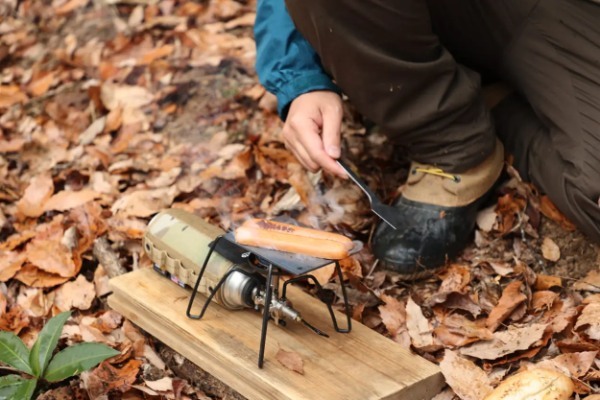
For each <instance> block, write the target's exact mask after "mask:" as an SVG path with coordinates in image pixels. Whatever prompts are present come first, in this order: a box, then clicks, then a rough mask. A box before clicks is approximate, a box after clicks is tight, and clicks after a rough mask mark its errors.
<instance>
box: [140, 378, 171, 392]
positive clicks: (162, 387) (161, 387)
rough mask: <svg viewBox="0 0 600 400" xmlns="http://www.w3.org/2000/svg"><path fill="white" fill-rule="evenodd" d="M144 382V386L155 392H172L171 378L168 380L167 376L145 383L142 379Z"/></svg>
mask: <svg viewBox="0 0 600 400" xmlns="http://www.w3.org/2000/svg"><path fill="white" fill-rule="evenodd" d="M144 382H146V385H148V387H149V388H150V389H152V390H156V391H157V392H171V391H173V378H170V377H168V376H165V377H164V378H161V379H159V380H156V381H147V380H145V379H144Z"/></svg>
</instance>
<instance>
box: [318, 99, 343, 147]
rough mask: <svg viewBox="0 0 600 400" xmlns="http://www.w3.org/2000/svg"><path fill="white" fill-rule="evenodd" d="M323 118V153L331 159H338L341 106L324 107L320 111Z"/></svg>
mask: <svg viewBox="0 0 600 400" xmlns="http://www.w3.org/2000/svg"><path fill="white" fill-rule="evenodd" d="M321 115H322V118H323V126H322V135H323V147H324V149H325V152H326V153H327V155H329V157H331V158H339V157H340V154H341V150H340V129H341V126H342V107H341V104H340V105H339V106H338V105H335V106H329V107H324V108H323V109H322V110H321Z"/></svg>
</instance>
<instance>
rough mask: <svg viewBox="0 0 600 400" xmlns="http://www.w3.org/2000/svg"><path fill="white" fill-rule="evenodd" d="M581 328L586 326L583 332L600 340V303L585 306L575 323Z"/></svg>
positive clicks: (577, 327)
mask: <svg viewBox="0 0 600 400" xmlns="http://www.w3.org/2000/svg"><path fill="white" fill-rule="evenodd" d="M580 328H585V329H583V332H584V333H585V334H586V335H588V336H589V337H590V338H591V339H594V340H599V341H600V303H590V304H587V305H586V306H585V308H584V309H583V311H581V315H580V316H579V318H577V323H576V324H575V329H577V330H579V329H580Z"/></svg>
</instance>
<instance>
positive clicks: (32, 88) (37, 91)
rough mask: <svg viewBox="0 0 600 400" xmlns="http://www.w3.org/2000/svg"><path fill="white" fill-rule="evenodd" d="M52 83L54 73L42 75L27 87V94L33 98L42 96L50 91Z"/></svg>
mask: <svg viewBox="0 0 600 400" xmlns="http://www.w3.org/2000/svg"><path fill="white" fill-rule="evenodd" d="M52 83H54V73H52V72H50V73H46V74H43V75H41V76H39V77H37V78H36V79H35V80H32V81H31V82H30V83H29V85H27V92H29V94H30V95H32V96H33V97H38V96H42V95H44V94H46V92H47V91H48V89H50V86H52Z"/></svg>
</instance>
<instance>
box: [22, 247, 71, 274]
mask: <svg viewBox="0 0 600 400" xmlns="http://www.w3.org/2000/svg"><path fill="white" fill-rule="evenodd" d="M25 254H26V257H27V260H28V261H29V262H30V263H31V264H33V265H35V266H36V267H37V268H39V269H41V270H44V271H46V272H49V273H52V274H57V275H59V276H62V277H64V278H71V277H73V276H75V274H76V273H77V272H78V271H77V267H76V266H75V263H74V261H73V257H72V255H71V251H70V250H69V249H68V248H67V247H66V246H65V245H64V244H62V243H60V241H58V240H53V239H46V240H40V239H38V240H32V241H31V242H29V243H28V244H27V246H26V247H25Z"/></svg>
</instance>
